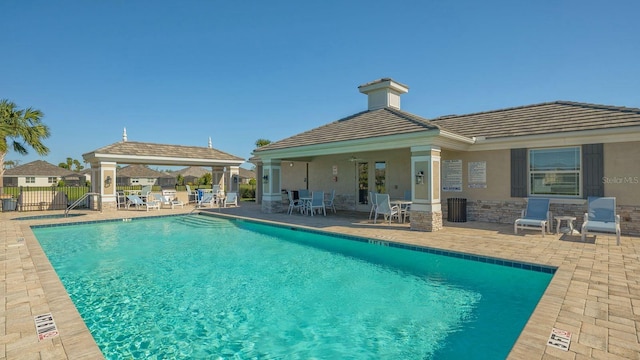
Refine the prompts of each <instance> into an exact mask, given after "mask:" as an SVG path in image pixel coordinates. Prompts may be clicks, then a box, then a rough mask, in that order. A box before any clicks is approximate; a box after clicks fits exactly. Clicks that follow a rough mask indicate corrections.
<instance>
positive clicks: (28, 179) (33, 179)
mask: <svg viewBox="0 0 640 360" xmlns="http://www.w3.org/2000/svg"><path fill="white" fill-rule="evenodd" d="M24 182H25V184H35V183H36V177H35V176H26V177H25V178H24Z"/></svg>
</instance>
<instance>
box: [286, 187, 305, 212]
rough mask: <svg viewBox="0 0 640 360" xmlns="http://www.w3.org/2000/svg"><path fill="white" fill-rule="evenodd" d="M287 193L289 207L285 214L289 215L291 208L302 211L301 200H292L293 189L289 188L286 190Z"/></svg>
mask: <svg viewBox="0 0 640 360" xmlns="http://www.w3.org/2000/svg"><path fill="white" fill-rule="evenodd" d="M287 195H288V196H289V209H288V210H287V214H289V215H291V213H292V212H293V210H296V209H297V210H298V211H299V212H300V213H302V207H303V204H302V201H300V200H294V199H293V191H291V190H289V191H287Z"/></svg>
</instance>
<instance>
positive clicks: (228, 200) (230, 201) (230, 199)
mask: <svg viewBox="0 0 640 360" xmlns="http://www.w3.org/2000/svg"><path fill="white" fill-rule="evenodd" d="M229 205H235V206H238V193H237V192H228V193H227V196H226V197H225V199H224V207H228V206H229Z"/></svg>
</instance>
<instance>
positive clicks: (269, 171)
mask: <svg viewBox="0 0 640 360" xmlns="http://www.w3.org/2000/svg"><path fill="white" fill-rule="evenodd" d="M280 174H281V171H280V159H277V160H273V159H269V160H264V161H263V163H262V178H261V179H257V180H258V181H260V182H262V190H263V192H262V207H261V208H262V212H264V213H278V212H282V211H283V209H284V208H283V205H282V193H281V190H280V188H281V186H280Z"/></svg>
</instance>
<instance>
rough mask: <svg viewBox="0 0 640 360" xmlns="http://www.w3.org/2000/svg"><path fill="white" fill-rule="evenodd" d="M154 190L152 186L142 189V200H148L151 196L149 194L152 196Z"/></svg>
mask: <svg viewBox="0 0 640 360" xmlns="http://www.w3.org/2000/svg"><path fill="white" fill-rule="evenodd" d="M152 189H153V187H152V186H151V185H145V186H143V187H142V190H140V198H141V199H142V200H145V199H146V198H147V196H149V194H151V190H152Z"/></svg>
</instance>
